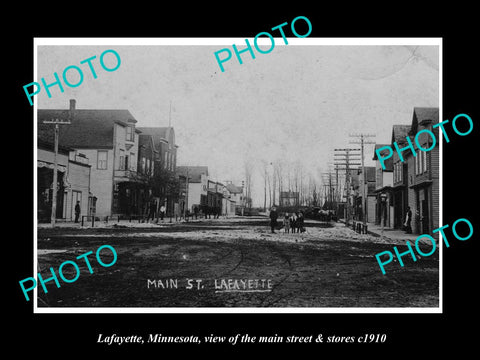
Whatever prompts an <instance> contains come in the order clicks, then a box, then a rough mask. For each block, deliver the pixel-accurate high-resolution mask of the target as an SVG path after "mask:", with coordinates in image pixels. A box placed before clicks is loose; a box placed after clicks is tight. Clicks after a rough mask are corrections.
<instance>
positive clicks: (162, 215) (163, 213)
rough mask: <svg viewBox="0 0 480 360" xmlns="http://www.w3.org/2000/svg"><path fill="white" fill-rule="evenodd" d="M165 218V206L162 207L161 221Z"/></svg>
mask: <svg viewBox="0 0 480 360" xmlns="http://www.w3.org/2000/svg"><path fill="white" fill-rule="evenodd" d="M164 216H165V205H162V206H160V220H161V221H163V217H164Z"/></svg>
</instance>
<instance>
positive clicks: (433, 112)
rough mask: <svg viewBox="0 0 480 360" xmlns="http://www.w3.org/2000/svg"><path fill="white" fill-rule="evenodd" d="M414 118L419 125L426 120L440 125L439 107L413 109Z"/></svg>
mask: <svg viewBox="0 0 480 360" xmlns="http://www.w3.org/2000/svg"><path fill="white" fill-rule="evenodd" d="M413 117H414V118H416V119H417V121H418V122H419V123H421V122H422V121H425V120H430V121H432V122H434V123H438V108H437V107H415V108H413Z"/></svg>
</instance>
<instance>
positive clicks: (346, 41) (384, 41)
mask: <svg viewBox="0 0 480 360" xmlns="http://www.w3.org/2000/svg"><path fill="white" fill-rule="evenodd" d="M33 40H34V41H33V47H34V50H33V76H34V80H33V81H37V79H38V74H37V59H38V57H37V47H38V46H41V45H58V46H65V45H73V46H81V45H119V46H120V45H136V46H139V45H145V46H155V45H156V46H168V45H177V46H178V45H188V46H192V45H195V46H198V45H219V46H231V45H232V44H238V45H243V44H245V39H244V38H34V39H33ZM287 40H288V45H301V46H318V45H340V46H347V45H356V46H358V45H435V46H439V99H438V104H439V117H440V120H441V119H443V62H442V58H443V39H442V38H308V37H307V38H290V37H288V38H287ZM258 43H259V44H260V45H263V44H267V45H268V44H270V40H269V39H267V38H259V39H258ZM275 45H276V46H288V45H285V44H284V41H283V39H282V38H278V37H276V38H275ZM37 110H38V109H37V102H36V101H34V105H33V111H34V138H33V152H34V162H33V173H34V181H33V186H34V190H33V191H34V198H33V204H34V212H33V228H34V251H33V265H34V269H37V266H38V262H37V240H38V237H37V230H38V229H37ZM439 143H440V147H439V162H440V164H439V194H440V199H439V217H440V219H439V224H440V226H443V163H442V160H443V142H442V141H439ZM440 239H441V236H440ZM440 243H442V245H441V246H439V247H440V251H439V259H440V268H439V306H438V308H431V307H428V308H419V307H414V308H409V307H402V308H397V307H385V308H364V307H361V308H358V307H351V308H348V307H345V308H344V307H342V308H336V307H328V308H307V307H305V308H303V307H302V308H299V307H291V308H290V307H288V308H257V307H240V308H211V307H198V308H192V307H188V308H187V307H168V308H164V307H159V308H153V307H147V308H132V307H113V308H112V307H95V308H94V307H92V308H90V307H84V308H80V307H60V308H55V307H48V308H45V307H38V304H37V287H35V289H34V290H33V312H34V313H37V314H46V313H62V314H72V313H82V314H85V313H92V314H93V313H95V314H99V313H105V314H112V313H114V314H126V313H136V314H140V313H148V314H152V313H164V314H172V313H176V314H186V313H188V314H192V313H193V314H199V313H201V314H212V313H214V314H218V313H223V314H232V313H237V314H245V313H258V314H266V313H268V314H272V313H275V314H285V313H295V314H303V313H326V314H327V313H328V314H331V313H343V314H352V313H353V314H359V313H379V314H385V313H392V314H395V313H398V314H400V313H402V314H403V313H436V314H438V313H443V242H442V241H440V240H439V244H440ZM34 271H35V270H34ZM32 277H34V278H35V279H37V276H36V273H34V274H33V276H32Z"/></svg>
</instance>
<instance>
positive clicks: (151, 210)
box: [147, 200, 165, 223]
mask: <svg viewBox="0 0 480 360" xmlns="http://www.w3.org/2000/svg"><path fill="white" fill-rule="evenodd" d="M158 210H159V214H158V215H159V217H160V220H161V221H163V218H164V216H165V205H163V204H162V205H161V206H160V209H158ZM156 212H157V202H156V201H155V200H151V201H150V203H149V205H148V216H147V223H148V221H149V220H150V219H152V221H153V220H155V215H156Z"/></svg>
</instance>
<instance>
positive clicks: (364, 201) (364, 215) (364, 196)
mask: <svg viewBox="0 0 480 360" xmlns="http://www.w3.org/2000/svg"><path fill="white" fill-rule="evenodd" d="M349 136H350V137H355V138H360V140H359V141H350V144H360V145H361V152H362V154H361V156H362V175H363V194H362V218H363V219H362V220H363V225H364V226H365V225H366V224H367V190H366V188H367V186H368V182H367V174H366V173H365V161H364V158H365V156H364V145H365V144H375V141H368V140H365V138H371V137H375V134H350V135H349Z"/></svg>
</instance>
